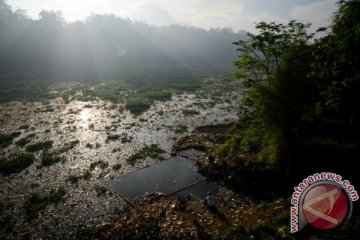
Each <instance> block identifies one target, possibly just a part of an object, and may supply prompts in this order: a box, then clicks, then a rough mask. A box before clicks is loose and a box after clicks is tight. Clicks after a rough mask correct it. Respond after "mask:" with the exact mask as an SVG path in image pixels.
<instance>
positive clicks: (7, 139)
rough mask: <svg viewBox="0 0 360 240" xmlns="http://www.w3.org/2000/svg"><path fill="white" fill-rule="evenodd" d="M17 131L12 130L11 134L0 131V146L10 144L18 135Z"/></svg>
mask: <svg viewBox="0 0 360 240" xmlns="http://www.w3.org/2000/svg"><path fill="white" fill-rule="evenodd" d="M17 133H19V132H14V133H12V134H6V133H0V148H3V147H7V146H8V145H10V144H11V142H12V140H13V139H14V137H17V136H19V135H17ZM20 134H21V133H20Z"/></svg>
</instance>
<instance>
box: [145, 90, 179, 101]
mask: <svg viewBox="0 0 360 240" xmlns="http://www.w3.org/2000/svg"><path fill="white" fill-rule="evenodd" d="M143 96H144V97H146V98H148V99H150V100H157V101H167V100H170V99H171V96H172V95H171V92H169V91H166V90H154V91H146V92H144V93H143Z"/></svg>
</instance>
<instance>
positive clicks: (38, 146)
mask: <svg viewBox="0 0 360 240" xmlns="http://www.w3.org/2000/svg"><path fill="white" fill-rule="evenodd" d="M52 145H53V141H44V142H38V143H34V144H30V145H28V146H27V147H26V148H25V150H26V151H28V152H38V151H40V150H47V149H50V148H52Z"/></svg>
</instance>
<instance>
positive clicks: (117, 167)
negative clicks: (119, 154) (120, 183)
mask: <svg viewBox="0 0 360 240" xmlns="http://www.w3.org/2000/svg"><path fill="white" fill-rule="evenodd" d="M121 167H122V165H121V163H117V164H115V165H114V166H113V169H114V170H115V171H118V170H119V169H120V168H121Z"/></svg>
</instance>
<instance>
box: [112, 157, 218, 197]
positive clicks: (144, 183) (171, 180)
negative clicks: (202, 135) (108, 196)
mask: <svg viewBox="0 0 360 240" xmlns="http://www.w3.org/2000/svg"><path fill="white" fill-rule="evenodd" d="M108 183H109V184H110V186H111V187H112V188H113V189H114V190H115V191H116V192H118V193H119V194H120V195H121V196H122V197H124V198H126V199H127V200H129V201H130V202H134V201H135V200H137V199H139V198H141V197H143V196H144V195H146V194H151V193H154V192H163V193H165V194H168V195H171V196H183V197H186V196H191V197H194V198H199V199H203V198H204V197H205V195H206V192H207V191H211V192H212V193H214V194H216V192H218V186H217V184H216V183H214V182H208V181H207V180H206V178H205V177H203V176H202V175H200V174H199V173H198V172H197V171H196V168H195V164H194V162H193V161H192V160H189V159H185V158H182V157H174V158H171V159H168V160H165V161H162V162H160V163H158V164H154V165H151V166H150V167H147V168H143V169H140V170H138V171H134V172H131V173H128V174H125V175H122V176H120V177H118V178H115V179H113V180H109V181H108Z"/></svg>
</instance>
